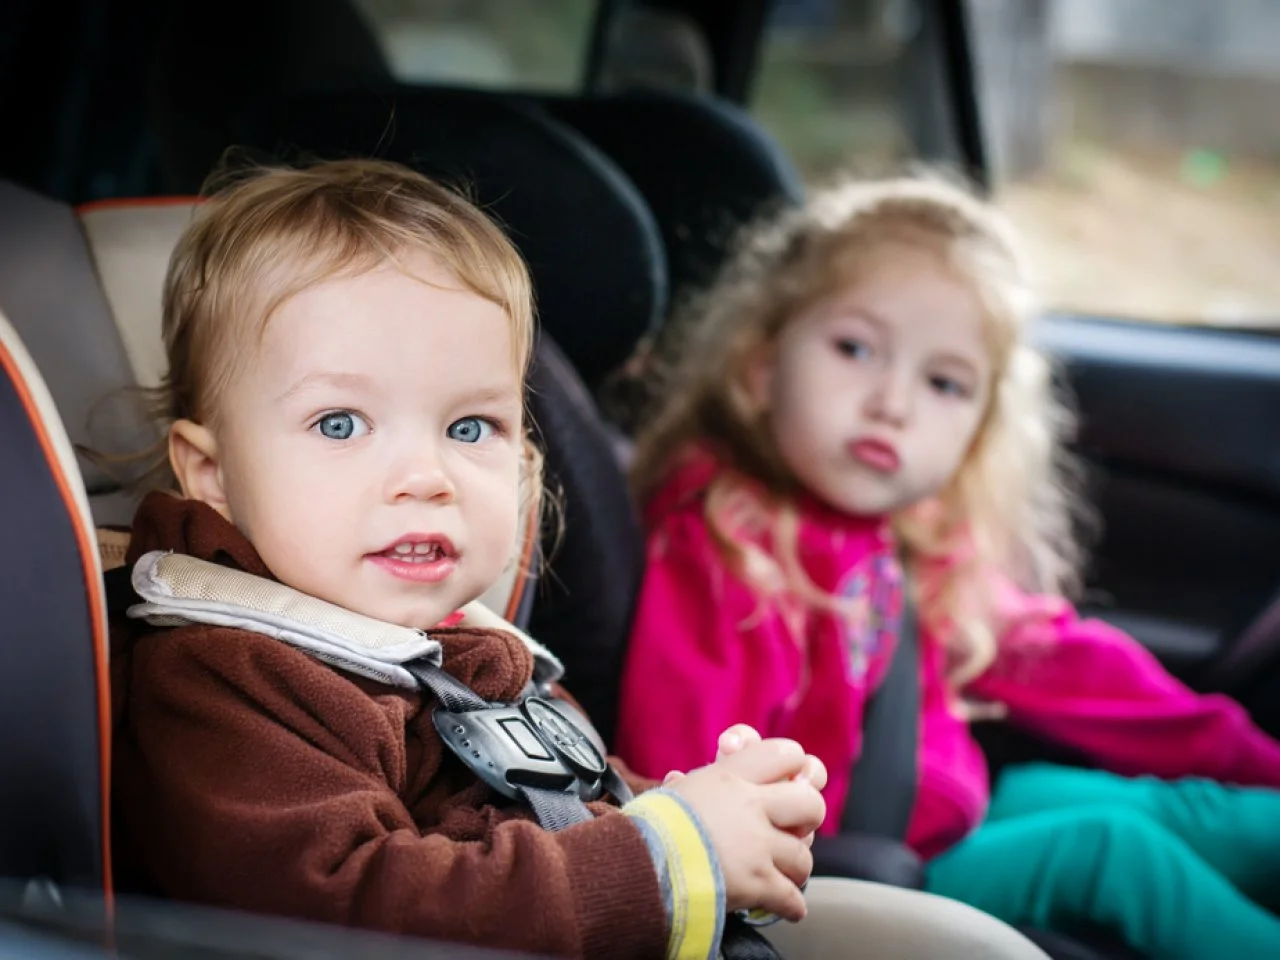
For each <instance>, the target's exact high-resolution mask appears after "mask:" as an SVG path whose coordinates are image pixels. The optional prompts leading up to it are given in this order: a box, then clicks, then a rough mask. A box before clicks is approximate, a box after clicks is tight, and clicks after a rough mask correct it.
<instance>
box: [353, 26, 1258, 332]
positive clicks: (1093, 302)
mask: <svg viewBox="0 0 1280 960" xmlns="http://www.w3.org/2000/svg"><path fill="white" fill-rule="evenodd" d="M360 6H361V8H362V9H363V11H364V13H365V14H366V15H367V16H368V17H369V19H370V20H371V22H372V23H373V24H374V25H375V26H376V27H377V29H378V32H379V35H380V36H381V38H382V40H383V43H384V47H385V50H386V52H387V54H388V55H389V56H390V58H391V60H392V63H393V66H394V68H395V70H396V72H397V73H398V74H399V75H400V76H402V77H403V78H405V79H414V80H422V81H427V80H430V81H455V82H463V83H467V84H480V85H486V86H493V87H525V88H535V89H547V90H566V91H567V90H571V89H574V88H575V87H576V86H577V85H578V84H579V83H580V82H581V78H582V76H583V73H584V70H585V65H584V63H583V60H584V58H585V57H586V55H587V50H588V49H589V46H590V44H589V38H590V32H591V30H592V26H593V22H594V16H595V12H596V3H595V2H594V0H539V2H538V3H536V4H535V3H512V2H510V0H452V2H450V0H360ZM966 9H967V15H968V21H969V27H970V32H971V35H972V38H973V43H974V46H975V52H976V57H975V59H976V62H977V67H978V87H979V97H980V102H981V107H982V111H983V120H984V124H985V133H986V147H987V152H988V157H989V161H990V165H991V170H992V179H993V182H992V187H993V191H994V195H995V197H996V199H997V201H998V202H999V203H1000V204H1001V206H1003V207H1004V209H1006V210H1007V211H1008V213H1009V214H1010V215H1011V216H1012V218H1013V219H1014V220H1015V221H1016V223H1017V224H1018V226H1019V227H1020V229H1021V230H1022V231H1023V233H1024V235H1025V236H1026V238H1027V240H1028V243H1029V244H1030V246H1031V249H1032V252H1033V255H1034V261H1035V263H1036V265H1037V268H1038V270H1039V273H1040V279H1041V282H1042V286H1043V289H1044V292H1045V296H1046V300H1047V301H1048V305H1049V306H1052V307H1054V308H1057V309H1061V310H1071V311H1077V310H1078V311H1080V312H1085V313H1094V314H1101V315H1110V316H1120V317H1127V318H1133V319H1144V318H1150V319H1159V320H1161V321H1162V322H1170V321H1172V322H1181V323H1196V324H1212V325H1220V326H1231V327H1255V328H1256V327H1261V328H1268V327H1280V269H1277V264H1280V216H1278V214H1280V0H1212V2H1211V0H968V3H967V5H966ZM922 22H923V20H922V18H921V15H920V8H919V3H918V0H780V2H779V3H777V5H776V6H775V8H774V10H773V13H772V15H771V21H770V24H769V28H768V33H767V37H766V41H765V44H764V47H763V51H762V57H763V62H762V64H761V69H760V71H759V73H758V74H757V75H756V78H755V83H754V89H753V90H752V91H751V92H750V97H749V101H748V103H749V106H750V108H751V109H752V111H753V112H754V113H755V115H756V116H757V118H758V119H759V120H760V121H761V122H762V123H763V124H764V125H765V126H766V128H767V129H769V130H770V132H772V133H773V134H774V135H775V136H776V137H777V138H778V139H779V140H780V141H781V143H782V144H783V146H784V147H785V148H786V149H787V150H788V151H789V152H790V153H791V155H792V156H793V157H794V158H795V160H796V162H797V163H798V164H799V165H800V167H801V169H802V170H803V172H804V174H805V176H806V177H807V178H809V179H810V180H814V181H818V180H821V179H822V178H824V177H827V176H830V175H831V174H832V173H833V172H834V171H836V170H839V169H843V168H847V167H850V166H852V167H854V168H855V169H859V170H865V171H867V172H876V171H879V170H883V169H886V168H887V167H889V166H892V165H895V164H900V163H901V162H902V161H904V160H906V159H909V158H910V157H912V156H917V155H925V156H935V155H937V154H938V153H939V151H937V150H934V149H930V144H929V143H928V141H929V139H930V138H931V137H936V136H937V135H938V133H937V130H938V126H939V125H938V122H937V116H938V114H937V111H938V109H939V108H938V106H937V105H936V104H935V103H934V102H933V101H934V100H935V99H936V97H937V95H938V94H937V91H936V90H935V89H933V86H936V84H934V85H931V84H930V82H928V77H929V76H931V72H930V71H923V70H921V69H919V68H918V65H917V64H916V61H917V60H918V59H919V57H920V54H919V50H920V47H921V44H920V43H919V32H920V30H921V29H922ZM626 30H627V43H626V46H625V49H620V50H619V54H625V56H618V57H614V58H611V61H610V69H611V70H612V71H614V72H615V73H616V74H617V75H618V78H619V79H618V82H619V83H621V82H622V79H623V78H622V74H624V73H626V78H625V79H627V80H630V81H634V80H635V79H636V78H637V76H640V77H642V78H643V80H644V81H645V82H647V83H650V84H654V83H656V84H665V85H669V86H674V87H679V88H682V89H691V88H692V89H698V88H702V89H706V88H707V87H709V86H710V83H711V79H710V76H709V67H703V66H702V63H703V61H704V60H705V54H704V53H703V52H702V51H699V50H698V48H697V44H698V40H697V37H696V35H695V34H694V33H692V32H687V33H686V32H682V31H681V30H680V29H679V24H678V18H675V17H654V16H652V15H650V16H649V17H648V19H647V20H646V17H645V15H639V17H638V19H636V20H635V21H634V22H630V23H628V24H627V25H626ZM615 61H616V62H615Z"/></svg>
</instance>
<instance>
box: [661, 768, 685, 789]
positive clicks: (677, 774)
mask: <svg viewBox="0 0 1280 960" xmlns="http://www.w3.org/2000/svg"><path fill="white" fill-rule="evenodd" d="M683 776H684V773H683V772H681V771H679V770H672V771H670V772H669V773H668V774H667V775H666V776H665V777H663V778H662V785H663V786H664V787H665V786H667V785H668V784H672V783H675V782H676V781H677V780H679V779H680V778H681V777H683Z"/></svg>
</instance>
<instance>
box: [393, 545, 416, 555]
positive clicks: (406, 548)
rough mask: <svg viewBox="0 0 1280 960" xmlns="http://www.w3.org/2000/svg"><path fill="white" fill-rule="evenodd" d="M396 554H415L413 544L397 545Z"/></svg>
mask: <svg viewBox="0 0 1280 960" xmlns="http://www.w3.org/2000/svg"><path fill="white" fill-rule="evenodd" d="M395 551H396V553H413V544H411V543H397V544H396V546H395Z"/></svg>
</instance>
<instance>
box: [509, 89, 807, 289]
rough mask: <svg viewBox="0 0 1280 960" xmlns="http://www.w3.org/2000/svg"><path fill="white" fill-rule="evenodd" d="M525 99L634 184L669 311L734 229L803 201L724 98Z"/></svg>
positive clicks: (778, 157)
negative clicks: (660, 265)
mask: <svg viewBox="0 0 1280 960" xmlns="http://www.w3.org/2000/svg"><path fill="white" fill-rule="evenodd" d="M527 102H529V103H531V104H533V105H535V106H537V107H540V108H541V109H542V110H544V111H546V112H547V113H548V114H550V115H551V116H554V117H555V118H556V119H558V120H562V121H564V122H565V123H567V124H569V125H570V126H572V127H573V128H574V129H576V130H577V131H578V132H580V133H581V134H583V135H584V136H586V137H587V138H588V139H589V140H590V141H591V142H592V143H594V144H595V145H596V146H597V147H599V148H600V149H601V150H603V151H604V152H605V153H606V154H608V155H609V158H610V159H611V160H613V161H614V162H615V163H617V164H618V166H619V167H621V168H622V170H623V171H624V172H625V173H626V174H627V176H628V177H630V178H631V180H632V182H633V183H635V185H636V187H637V188H638V189H639V191H640V193H641V194H642V195H643V196H644V199H645V201H646V202H647V203H648V205H649V207H650V209H652V210H653V215H654V218H655V219H656V220H657V222H658V227H659V229H660V230H661V231H662V240H663V244H664V245H665V248H666V253H667V275H668V278H669V279H668V282H669V284H670V288H671V299H672V303H673V304H676V303H678V302H679V301H680V300H681V299H682V298H683V297H685V296H686V295H688V294H689V293H691V292H693V291H696V290H699V289H701V288H702V287H704V286H705V285H706V284H707V283H709V282H710V281H711V279H712V277H713V276H714V275H715V273H716V271H717V270H718V269H719V268H720V266H721V264H722V263H723V262H724V258H725V254H726V252H727V249H728V246H729V244H730V242H731V241H732V238H733V236H734V234H735V233H736V231H737V230H738V228H739V227H741V226H742V225H743V224H744V223H746V222H748V221H749V220H751V219H752V218H754V217H756V216H758V215H759V214H761V213H763V212H765V211H767V210H771V209H773V208H776V207H778V206H782V205H787V204H794V203H799V202H800V201H801V200H802V199H803V197H804V185H803V183H802V181H801V177H800V174H799V172H798V171H797V170H796V168H795V166H794V164H793V163H792V162H791V158H790V157H789V156H788V155H787V153H786V151H784V150H783V149H782V148H781V147H780V146H779V145H778V143H777V142H776V141H775V140H774V139H773V138H772V137H771V136H769V135H768V134H767V133H766V132H765V131H764V129H763V128H762V127H760V125H759V124H758V123H757V122H756V121H755V120H754V119H753V118H752V117H751V115H750V114H748V113H747V112H746V111H745V110H743V109H742V108H741V107H739V106H737V105H736V104H733V103H730V102H728V101H727V100H724V99H721V98H718V97H713V96H709V95H701V94H683V93H674V92H663V91H657V90H654V91H637V92H627V93H617V94H612V95H606V96H588V97H564V96H543V97H536V98H528V101H527Z"/></svg>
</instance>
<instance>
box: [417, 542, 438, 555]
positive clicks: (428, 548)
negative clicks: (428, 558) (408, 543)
mask: <svg viewBox="0 0 1280 960" xmlns="http://www.w3.org/2000/svg"><path fill="white" fill-rule="evenodd" d="M434 551H435V546H434V545H433V544H430V543H415V544H414V545H413V552H414V553H416V554H418V555H419V556H423V555H425V554H428V553H432V552H434Z"/></svg>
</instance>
